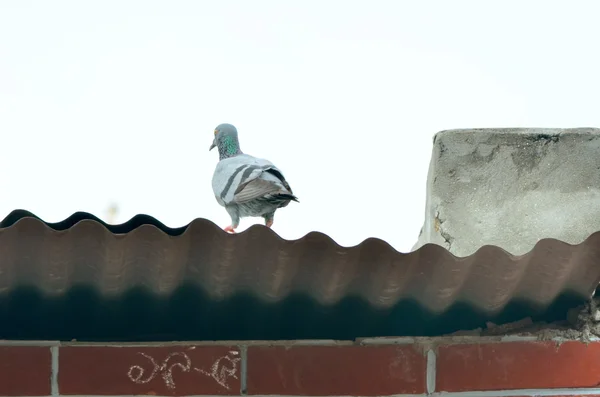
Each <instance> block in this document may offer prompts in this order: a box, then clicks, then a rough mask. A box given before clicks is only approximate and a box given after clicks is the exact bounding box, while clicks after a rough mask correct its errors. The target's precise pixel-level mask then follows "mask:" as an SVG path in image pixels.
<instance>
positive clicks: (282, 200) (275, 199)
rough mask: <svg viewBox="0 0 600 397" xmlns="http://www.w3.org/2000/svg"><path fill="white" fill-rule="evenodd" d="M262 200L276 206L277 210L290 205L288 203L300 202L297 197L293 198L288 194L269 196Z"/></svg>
mask: <svg viewBox="0 0 600 397" xmlns="http://www.w3.org/2000/svg"><path fill="white" fill-rule="evenodd" d="M264 199H265V200H266V201H268V202H269V203H271V204H274V205H276V206H277V207H279V208H283V207H286V206H287V205H288V204H289V203H290V201H295V202H297V203H299V202H300V201H298V197H296V196H294V195H293V194H289V193H275V194H270V195H268V196H267V197H265V198H264Z"/></svg>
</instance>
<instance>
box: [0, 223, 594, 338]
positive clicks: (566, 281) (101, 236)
mask: <svg viewBox="0 0 600 397" xmlns="http://www.w3.org/2000/svg"><path fill="white" fill-rule="evenodd" d="M599 282H600V233H595V234H593V235H592V236H590V237H589V238H588V239H587V240H586V241H585V242H583V243H581V244H579V245H569V244H566V243H563V242H560V241H557V240H550V239H549V240H541V241H540V242H539V243H538V244H537V245H536V246H535V248H534V249H533V250H532V251H531V252H529V253H527V254H526V255H523V256H519V257H517V256H512V255H510V254H509V253H507V252H506V251H504V250H502V249H500V248H498V247H493V246H485V247H482V248H481V249H480V250H478V251H477V252H476V253H475V254H474V255H472V256H469V257H465V258H457V257H455V256H453V255H452V254H450V253H449V252H448V251H447V250H446V249H444V248H442V247H440V246H436V245H427V246H424V247H422V248H421V249H419V250H417V251H415V252H411V253H407V254H405V253H400V252H397V251H396V250H394V249H393V248H392V247H391V246H390V245H389V244H387V243H386V242H384V241H382V240H378V239H367V240H365V241H364V242H363V243H361V244H359V245H357V246H354V247H348V248H346V247H341V246H339V245H338V244H336V243H335V242H334V241H333V240H332V239H331V238H329V237H328V236H326V235H324V234H321V233H310V234H308V235H306V236H305V237H303V238H301V239H299V240H294V241H287V240H284V239H282V238H280V237H278V236H277V235H276V234H275V233H274V232H273V231H271V230H269V229H267V228H265V227H263V226H253V227H251V228H249V229H248V230H246V231H244V232H242V233H239V234H237V235H229V234H227V233H225V232H223V231H222V230H221V229H220V228H218V227H217V226H216V225H214V224H213V223H212V222H210V221H207V220H204V219H196V220H194V221H193V222H192V223H190V224H189V225H187V226H186V227H183V228H179V229H169V228H167V227H166V226H164V225H163V224H161V223H160V222H158V221H156V220H155V219H154V218H151V217H147V216H138V217H135V218H134V219H132V220H131V221H129V222H128V223H126V224H123V225H117V226H111V225H106V224H104V223H102V222H101V221H100V220H98V219H97V218H95V217H93V216H91V215H89V214H85V213H77V214H75V215H73V216H72V217H71V218H69V219H67V220H65V221H63V222H61V223H58V224H48V223H45V222H43V221H42V220H40V219H38V218H36V217H35V216H34V215H32V214H30V213H27V212H25V211H15V212H13V213H12V214H11V215H9V216H8V217H7V218H6V219H5V220H4V221H3V222H2V223H1V224H0V307H1V306H2V304H3V303H2V302H3V301H2V299H3V297H4V305H5V306H6V305H9V303H10V300H7V299H8V297H10V299H13V301H14V293H15V291H17V290H19V289H20V288H28V289H29V290H31V291H35V292H34V293H35V294H38V295H39V296H40V297H41V298H40V299H49V300H52V299H59V300H60V299H62V298H61V297H62V296H64V295H68V294H69V293H70V291H71V290H73V289H74V288H82V287H85V288H88V289H89V290H90V291H93V294H96V295H95V296H96V297H95V298H94V299H95V300H96V301H103V300H106V301H111V302H115V301H118V300H119V299H121V298H122V297H123V296H126V295H127V294H128V293H129V292H130V291H132V290H136V289H141V290H143V291H146V292H144V293H145V294H146V295H145V296H151V297H152V299H155V300H161V299H166V300H169V299H172V297H173V296H175V295H177V294H178V293H179V292H178V291H180V290H181V288H183V287H186V288H195V289H197V290H198V291H199V292H198V293H200V294H202V295H203V296H204V298H203V302H204V303H203V304H204V305H206V302H212V303H211V304H214V305H219V304H220V303H219V302H221V303H222V302H228V301H231V299H233V298H235V297H236V296H240V294H241V295H244V296H247V297H248V298H247V299H251V300H253V302H254V301H256V302H258V303H257V304H259V305H262V306H261V307H263V309H260V310H261V312H262V313H264V312H265V310H266V311H268V310H271V309H269V307H273V306H269V305H272V304H276V303H278V302H283V301H286V299H288V298H290V297H293V296H300V297H302V299H305V300H307V301H306V302H309V301H310V302H313V303H310V304H308V303H306V304H308V305H309V306H306V304H304V306H302V305H301V306H302V308H300V309H299V310H300V312H299V313H298V315H307V312H306V310H308V311H309V312H310V310H313V311H315V310H316V311H323V310H325V311H327V310H328V309H327V308H328V307H330V308H332V307H338V308H339V307H340V306H339V305H340V304H342V306H343V302H345V301H347V300H348V299H357V300H358V302H362V303H357V304H358V305H359V306H360V305H362V306H361V307H363V306H365V305H366V306H367V307H368V309H364V308H363V309H361V310H363V312H365V310H367V312H369V313H371V312H373V313H375V314H374V315H375V316H376V317H377V321H378V322H381V321H386V320H385V316H381V315H378V314H377V313H388V315H391V313H396V315H398V316H401V315H403V314H402V310H400V309H398V308H399V307H404V306H406V304H409V306H411V307H418V308H419V310H420V311H423V312H425V313H427V315H424V316H423V315H420V317H419V316H415V317H414V318H413V319H411V318H405V319H404V320H402V321H407V322H410V321H417V322H418V321H429V320H431V318H433V317H436V316H442V315H444V314H448V313H450V312H452V310H451V309H453V308H455V307H457V305H458V306H465V307H467V308H468V310H467V311H468V312H472V313H478V314H477V316H478V321H479V320H481V319H484V320H487V319H495V318H496V317H497V316H502V313H504V311H505V310H506V309H507V307H508V306H510V305H511V304H515V303H516V304H518V305H521V306H523V305H524V306H523V307H526V308H528V309H522V310H520V312H519V315H521V314H526V315H527V314H528V311H530V312H531V313H530V314H535V313H542V312H544V311H545V310H546V309H548V308H550V307H551V306H552V305H553V304H555V303H556V302H557V300H560V299H559V298H561V297H563V296H569V301H570V302H571V303H577V302H580V303H583V302H584V301H585V300H586V299H587V298H589V297H590V296H591V295H592V294H593V293H594V291H595V288H596V286H597V285H598V283H599ZM96 301H95V302H96ZM141 304H142V305H143V303H141ZM94 305H96V306H97V305H99V303H94ZM148 305H151V303H148ZM310 305H312V306H310ZM9 306H10V305H9ZM96 306H94V307H96ZM100 306H102V305H101V304H100ZM283 307H285V305H284V306H283ZM307 307H308V308H307ZM357 307H358V306H357ZM311 308H312V309H311ZM7 310H8V311H9V312H10V310H12V309H10V308H9V309H7ZM15 310H16V309H15ZM55 310H58V311H59V312H60V310H62V309H60V307H59V308H58V309H56V308H55ZM160 310H162V309H160V305H159V307H158V308H156V313H157V315H158V313H159V312H160ZM273 310H275V309H273ZM336 310H337V309H336ZM398 310H400V311H399V312H398ZM407 310H408V309H407ZM411 310H413V309H410V310H408V311H407V312H406V313H411ZM359 312H360V310H359V311H357V314H358V313H359ZM363 312H361V313H363ZM13 314H14V313H13ZM234 314H235V313H232V315H234ZM309 314H310V313H309ZM214 315H215V314H214V313H213V314H210V315H207V317H206V319H207V320H210V318H211V316H213V317H214ZM221 315H223V314H219V316H221ZM286 315H290V314H289V313H286ZM407 315H408V314H407ZM266 316H267V317H269V314H267V315H266ZM345 316H349V317H348V318H347V321H348V323H350V324H351V323H352V319H351V317H352V313H351V312H349V313H347V314H345ZM505 317H506V316H505ZM308 318H310V315H309V317H307V319H308ZM344 318H346V317H344ZM382 319H383V320H382ZM506 319H507V320H511V319H512V318H510V316H509V317H507V318H506ZM0 320H2V311H1V310H0ZM210 321H212V320H210ZM356 321H360V320H359V319H356ZM390 321H392V320H390ZM393 321H394V323H398V322H399V321H400V320H399V318H395V319H393ZM469 324H470V323H469ZM457 326H460V325H457ZM315 327H316V328H318V324H316V325H315ZM316 328H315V329H316ZM400 328H401V327H400ZM400 328H399V329H400ZM381 329H382V330H383V329H385V330H389V331H388V332H393V329H394V328H393V327H390V326H388V325H385V326H383V327H381ZM445 331H452V330H451V329H449V330H445ZM357 332H358V331H357ZM317 333H318V332H317ZM326 333H327V332H322V334H323V335H320V337H325V338H327V337H333V335H332V336H329V335H326ZM1 336H2V326H1V325H0V337H1ZM355 336H372V335H355ZM238 339H243V338H238Z"/></svg>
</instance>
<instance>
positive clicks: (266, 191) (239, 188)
mask: <svg viewBox="0 0 600 397" xmlns="http://www.w3.org/2000/svg"><path fill="white" fill-rule="evenodd" d="M221 126H228V127H229V126H231V125H230V124H224V125H221ZM221 126H219V127H221ZM219 127H217V130H215V146H219V143H220V142H228V139H230V138H229V136H228V134H227V133H228V132H229V131H223V132H224V135H225V136H221V135H220V134H221V131H220V130H219ZM231 127H233V126H231ZM233 128H234V129H235V127H233ZM234 131H235V130H234ZM231 136H233V137H234V138H235V144H236V147H237V148H239V143H238V141H237V131H235V134H231ZM222 152H223V150H220V153H222ZM220 157H222V156H220ZM212 188H213V192H214V195H215V198H216V200H217V202H218V203H219V204H220V205H222V206H223V207H225V209H226V210H227V212H228V213H229V215H230V216H231V221H232V224H231V226H230V227H228V228H226V230H228V229H229V231H233V230H232V229H235V228H236V227H237V226H238V224H239V220H240V218H241V217H258V216H261V217H263V218H264V219H265V223H266V224H267V226H269V227H270V226H271V224H272V223H273V217H274V214H275V211H276V210H277V209H278V208H283V207H286V206H287V205H288V204H289V202H290V201H296V202H297V201H298V199H297V198H296V196H294V194H293V192H292V189H291V187H290V185H289V184H288V182H287V181H286V180H285V177H284V176H283V173H282V172H281V171H280V170H279V169H278V168H277V167H275V165H274V164H273V163H271V162H270V161H268V160H265V159H260V158H256V157H253V156H250V155H248V154H244V153H242V152H241V151H240V150H239V149H238V152H237V153H236V154H235V155H232V156H230V157H226V158H222V159H221V160H220V161H219V162H218V163H217V166H216V168H215V172H214V174H213V179H212Z"/></svg>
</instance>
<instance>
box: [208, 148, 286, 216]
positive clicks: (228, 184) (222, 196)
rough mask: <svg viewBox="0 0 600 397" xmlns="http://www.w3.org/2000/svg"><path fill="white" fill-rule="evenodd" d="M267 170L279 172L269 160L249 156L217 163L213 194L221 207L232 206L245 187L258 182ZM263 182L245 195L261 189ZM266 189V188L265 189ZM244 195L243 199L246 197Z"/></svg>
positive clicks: (244, 155)
mask: <svg viewBox="0 0 600 397" xmlns="http://www.w3.org/2000/svg"><path fill="white" fill-rule="evenodd" d="M267 170H274V171H275V172H279V173H280V171H279V170H277V168H276V167H275V166H274V165H273V164H272V163H271V162H270V161H268V160H265V159H259V158H256V157H253V156H250V155H247V154H241V155H239V156H235V157H230V158H227V159H224V160H221V161H219V162H218V163H217V167H216V168H215V172H214V174H213V179H212V187H213V193H214V194H215V198H216V199H217V201H218V202H219V204H221V205H227V204H231V203H233V202H234V200H235V196H236V194H238V193H241V191H242V189H243V187H240V186H246V185H247V184H248V183H249V182H251V181H253V180H256V179H257V178H259V177H260V176H261V175H263V173H264V172H265V171H267ZM260 183H261V182H259V183H257V184H256V185H253V187H251V188H250V189H249V190H248V192H249V193H244V195H246V194H247V195H250V194H251V193H250V192H251V191H252V190H253V189H259V188H260V185H259V184H260ZM263 189H264V187H263ZM244 195H242V196H241V197H245V196H244Z"/></svg>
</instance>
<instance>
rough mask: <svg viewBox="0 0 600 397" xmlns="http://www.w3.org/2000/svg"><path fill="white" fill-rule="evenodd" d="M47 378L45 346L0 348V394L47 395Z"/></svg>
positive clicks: (49, 368)
mask: <svg viewBox="0 0 600 397" xmlns="http://www.w3.org/2000/svg"><path fill="white" fill-rule="evenodd" d="M51 377H52V356H51V353H50V348H49V347H29V346H27V347H25V346H6V347H0V395H2V396H47V395H49V394H50V379H51Z"/></svg>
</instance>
